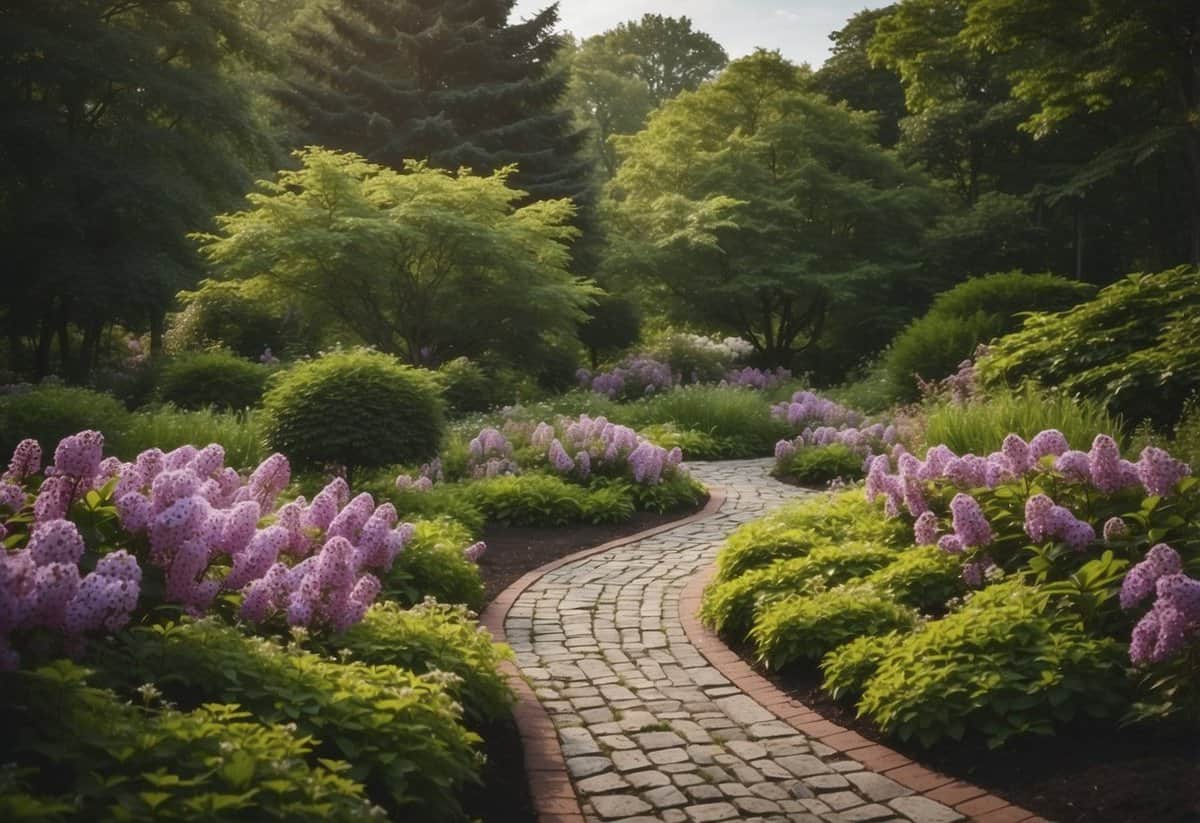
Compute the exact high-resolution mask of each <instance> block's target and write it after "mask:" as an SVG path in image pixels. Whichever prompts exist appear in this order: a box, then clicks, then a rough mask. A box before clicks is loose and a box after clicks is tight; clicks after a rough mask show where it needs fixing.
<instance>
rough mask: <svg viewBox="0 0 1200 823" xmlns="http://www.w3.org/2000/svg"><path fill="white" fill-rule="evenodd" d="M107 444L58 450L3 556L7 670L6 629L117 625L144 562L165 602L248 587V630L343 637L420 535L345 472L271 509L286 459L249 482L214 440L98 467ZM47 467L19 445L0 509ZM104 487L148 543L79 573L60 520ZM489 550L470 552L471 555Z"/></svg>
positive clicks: (89, 440) (0, 651) (66, 630)
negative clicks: (160, 581)
mask: <svg viewBox="0 0 1200 823" xmlns="http://www.w3.org/2000/svg"><path fill="white" fill-rule="evenodd" d="M103 444H104V441H103V438H102V437H101V436H100V435H99V434H97V433H95V432H81V433H80V434H78V435H73V436H71V437H68V438H64V440H63V441H62V442H61V443H59V445H58V448H56V449H55V458H54V463H53V464H52V465H51V466H49V467H47V468H46V469H45V471H44V472H42V473H43V475H44V479H43V480H42V481H41V488H40V490H39V491H38V493H37V495H36V497H35V499H34V500H33V505H32V509H33V514H34V517H33V522H32V527H31V528H30V529H29V536H28V543H27V545H26V547H25V548H23V549H21V550H19V551H15V552H8V551H0V663H2V664H3V665H8V666H11V665H15V662H16V658H15V655H14V653H13V651H12V646H11V641H10V635H11V634H12V633H13V632H16V631H22V630H27V629H32V628H39V627H45V628H50V629H54V630H57V631H59V632H61V633H63V634H66V635H68V637H78V636H80V635H82V634H84V633H86V632H91V631H98V630H107V631H115V630H117V629H119V628H120V627H121V626H123V625H124V624H125V623H126V622H127V621H128V620H129V617H130V615H131V613H132V612H133V611H134V610H135V609H136V607H137V604H138V596H139V592H140V582H141V578H142V566H141V564H142V563H151V564H153V565H155V566H157V567H159V568H161V569H162V571H163V574H164V578H165V590H164V597H165V599H166V600H167V601H169V602H174V603H178V604H180V605H182V606H183V607H184V608H185V609H186V610H187V611H189V612H190V613H193V614H198V613H201V612H203V611H205V610H206V609H208V608H209V607H210V606H211V605H212V603H213V601H214V599H215V598H216V596H217V595H218V594H219V593H220V592H221V591H223V590H224V591H240V592H241V593H242V594H243V595H244V598H243V601H242V607H241V608H242V611H241V614H242V617H243V618H244V619H246V620H247V621H249V622H253V623H260V622H262V621H264V620H266V619H268V618H269V617H271V615H273V614H275V613H281V614H283V615H285V616H286V619H287V621H288V622H289V623H291V624H292V625H303V626H321V627H329V628H331V629H333V630H335V631H340V630H343V629H345V628H347V627H349V626H350V625H353V624H354V623H355V622H357V621H358V620H360V619H361V618H362V615H363V614H364V613H365V611H366V609H367V608H368V607H369V606H370V605H371V603H372V602H373V601H374V599H375V597H376V596H377V595H378V594H379V591H380V588H381V584H380V582H379V580H378V578H377V577H376V576H375V575H376V574H378V573H383V572H387V571H388V570H390V568H391V566H392V564H393V562H394V561H395V559H396V557H397V556H398V555H399V554H400V553H401V552H402V551H403V550H404V547H405V545H406V544H407V543H408V542H409V541H410V539H411V538H412V535H413V527H412V526H411V525H410V524H407V523H405V524H398V523H397V521H398V516H397V513H396V510H395V508H394V507H393V506H392V505H391V504H390V503H384V504H383V505H380V506H376V504H375V501H374V500H373V498H372V497H371V496H370V495H369V494H360V495H358V496H357V497H355V498H353V499H351V498H350V489H349V487H348V486H347V484H346V482H345V481H344V480H342V479H341V478H338V479H335V480H333V481H332V482H331V483H329V484H328V485H327V486H326V487H325V488H324V489H323V490H322V491H321V492H320V493H319V494H317V495H316V496H315V497H314V498H313V500H312V502H311V503H309V502H308V501H306V500H305V498H303V497H299V498H296V499H295V500H293V501H291V502H288V503H286V504H284V505H277V502H278V499H279V495H280V493H281V492H282V491H283V490H284V488H286V487H287V485H288V483H289V482H290V479H291V470H290V467H289V465H288V461H287V459H286V458H284V457H283V456H282V455H279V454H275V455H272V456H271V457H269V458H267V459H266V460H264V461H263V463H262V464H261V465H260V466H258V468H257V469H255V470H254V472H253V473H252V474H251V475H250V476H249V477H248V478H243V477H241V476H240V475H239V474H238V473H237V472H236V471H235V470H234V469H232V468H229V467H226V466H225V465H224V463H225V453H224V449H222V448H221V446H219V445H216V444H213V445H210V446H207V447H205V448H203V449H196V448H195V447H193V446H182V447H180V448H178V449H175V450H174V451H171V452H169V453H165V454H164V453H163V452H162V451H160V450H158V449H150V450H148V451H145V452H142V453H141V454H140V455H138V457H137V459H136V460H134V461H133V462H129V463H123V462H121V461H119V460H116V459H114V458H109V459H103V455H102V452H103ZM40 461H41V451H40V449H39V448H38V447H37V444H36V443H33V442H32V441H26V442H24V443H22V444H21V445H20V446H19V447H18V448H17V450H16V453H15V454H14V456H13V461H12V463H11V464H10V466H9V471H8V472H7V473H6V474H5V477H6V478H7V480H6V481H5V482H4V483H2V484H0V506H3V507H4V509H7V510H8V511H9V512H12V513H16V512H18V511H22V510H25V509H26V507H27V501H28V498H29V496H28V495H26V493H25V491H24V490H23V488H22V487H21V486H20V485H17V483H15V482H12V481H14V480H15V481H19V482H22V483H23V482H27V481H31V482H35V481H36V479H37V475H38V473H39V472H41V471H42V470H41V466H40ZM425 470H428V472H429V475H432V474H433V473H434V472H435V471H440V470H439V469H438V468H437V467H434V466H432V465H430V466H427V467H425V468H424V469H423V471H425ZM426 476H428V475H426ZM109 487H111V489H112V499H113V501H114V503H115V508H116V512H117V520H118V522H119V523H120V525H121V527H122V528H123V529H124V530H125V531H126V532H128V533H129V534H130V535H131V536H134V537H138V538H141V539H144V540H145V543H144V544H142V545H144V546H146V547H147V549H146V551H145V555H144V556H141V557H135V555H134V554H132V553H131V551H134V550H135V549H134V547H136V546H138V545H139V542H138V541H133V542H131V543H130V545H129V547H128V548H129V550H128V551H127V550H125V549H121V550H118V551H114V552H111V553H109V554H106V555H103V556H101V557H99V558H98V559H97V562H96V564H95V568H94V570H93V571H92V572H90V573H88V574H86V575H83V574H81V573H80V562H81V560H82V559H83V558H84V555H85V553H86V552H87V547H86V546H85V544H84V540H83V538H82V537H81V536H80V533H79V531H78V529H77V528H76V526H75V524H74V523H73V522H71V521H70V520H68V519H66V518H67V517H68V516H69V515H70V511H71V506H72V504H73V503H74V502H75V501H76V500H78V499H79V498H80V497H82V496H83V495H84V494H86V493H87V492H88V491H90V490H92V489H102V488H109ZM4 509H0V516H3V512H4ZM14 523H15V524H17V525H16V527H17V528H19V529H22V528H25V524H26V521H25V520H24V519H23V518H22V519H18V520H12V519H9V520H8V522H7V524H6V523H4V522H0V529H6V526H7V527H13V525H14ZM482 551H483V549H482V548H480V547H471V549H469V550H468V556H471V555H472V554H474V555H476V556H477V555H479V554H481V553H482ZM138 553H139V554H140V550H139V551H138Z"/></svg>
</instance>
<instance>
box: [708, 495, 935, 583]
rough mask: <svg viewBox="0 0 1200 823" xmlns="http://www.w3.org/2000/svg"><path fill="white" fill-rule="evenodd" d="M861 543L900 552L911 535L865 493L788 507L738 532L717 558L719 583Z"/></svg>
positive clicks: (819, 499) (822, 498)
mask: <svg viewBox="0 0 1200 823" xmlns="http://www.w3.org/2000/svg"><path fill="white" fill-rule="evenodd" d="M851 541H862V542H864V543H874V544H877V545H882V546H893V547H896V548H900V547H903V546H907V545H910V544H911V543H912V532H911V530H910V528H909V527H908V526H906V524H905V523H904V522H903V521H902V520H900V519H899V518H896V519H892V520H889V519H887V518H885V517H884V516H883V513H882V512H881V511H880V510H879V508H878V507H877V506H873V505H871V504H870V503H868V502H867V501H866V498H865V497H864V496H863V494H862V492H861V491H858V490H855V491H847V492H842V493H840V494H835V495H819V496H815V497H813V498H811V499H808V500H804V501H800V502H798V503H793V504H791V505H789V506H784V507H783V508H781V509H778V510H777V511H775V512H773V513H771V514H769V515H767V516H766V517H764V518H762V519H761V520H756V521H754V522H751V523H747V524H746V525H744V526H742V527H741V528H739V529H738V530H737V531H735V532H734V533H733V534H732V535H730V537H729V539H728V540H727V541H726V542H725V546H724V547H723V548H722V549H721V552H720V554H718V555H717V578H716V579H717V580H732V579H733V578H735V577H738V576H739V575H742V574H744V573H745V572H746V571H748V570H749V569H753V568H756V567H759V566H766V565H769V564H771V563H773V562H775V561H776V560H779V559H782V558H787V557H802V556H804V555H806V554H808V553H809V552H810V551H812V550H813V549H814V548H816V547H818V546H828V545H836V544H838V543H845V542H851Z"/></svg>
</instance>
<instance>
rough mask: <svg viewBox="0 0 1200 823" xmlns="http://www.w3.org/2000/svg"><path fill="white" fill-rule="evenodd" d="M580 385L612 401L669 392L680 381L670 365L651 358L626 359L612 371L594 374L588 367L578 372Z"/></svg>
mask: <svg viewBox="0 0 1200 823" xmlns="http://www.w3.org/2000/svg"><path fill="white" fill-rule="evenodd" d="M576 377H577V378H578V380H579V382H580V385H582V386H583V387H584V388H588V389H591V390H592V391H594V392H596V393H597V394H603V395H604V396H606V397H608V398H609V399H611V400H616V399H618V398H620V399H626V400H633V399H636V398H638V397H647V396H649V395H652V394H661V393H662V392H664V391H668V390H669V389H671V388H672V387H673V386H675V385H676V384H678V383H679V382H680V380H679V377H678V376H677V375H674V374H672V373H671V367H670V366H669V365H667V364H666V363H664V362H662V361H661V360H655V359H653V358H650V357H634V358H631V359H629V360H625V361H623V362H622V363H621V365H619V366H617V367H616V368H615V369H613V370H612V371H608V372H600V373H598V374H594V375H593V374H592V373H590V372H589V371H587V370H586V369H580V370H579V371H578V372H576Z"/></svg>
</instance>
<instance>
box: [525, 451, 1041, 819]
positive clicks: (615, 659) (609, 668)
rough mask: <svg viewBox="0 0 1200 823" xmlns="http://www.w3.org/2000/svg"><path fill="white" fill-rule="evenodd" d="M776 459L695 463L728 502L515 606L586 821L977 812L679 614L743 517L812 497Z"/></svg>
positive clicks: (594, 561)
mask: <svg viewBox="0 0 1200 823" xmlns="http://www.w3.org/2000/svg"><path fill="white" fill-rule="evenodd" d="M770 464H771V461H769V460H751V461H730V462H722V463H696V464H691V468H692V471H693V474H694V475H695V476H696V477H697V478H699V479H700V480H702V481H703V482H704V483H706V484H707V485H709V486H710V487H715V488H720V489H721V490H723V492H724V495H725V500H724V503H723V504H722V506H721V508H720V510H719V511H718V512H716V513H715V514H713V515H712V516H709V517H706V518H704V519H700V520H696V521H693V522H688V523H683V524H681V525H679V526H678V527H676V528H673V529H669V530H667V531H664V532H661V533H659V534H655V535H653V536H650V537H647V538H645V539H643V540H640V541H638V542H636V543H633V544H630V545H625V546H622V547H620V548H616V549H613V550H612V551H604V552H602V553H600V554H595V555H592V556H590V557H585V558H583V559H580V560H577V561H573V562H568V563H566V564H564V565H561V566H559V567H558V568H556V569H554V570H552V571H550V572H548V573H546V574H545V575H543V576H542V577H541V578H540V579H538V580H537V581H536V582H534V583H533V584H532V585H530V586H529V587H528V588H526V589H525V590H524V591H523V592H522V593H521V594H520V595H519V596H518V597H517V599H516V600H515V602H514V603H513V604H512V606H511V608H510V609H509V611H508V614H507V619H506V621H505V624H504V628H505V631H506V634H507V638H508V642H509V644H510V645H511V646H512V647H513V649H514V650H515V652H516V655H517V665H518V667H519V669H520V671H521V673H522V674H523V675H524V676H525V677H526V678H528V679H529V681H530V682H531V683H532V685H533V688H534V689H535V691H536V694H537V697H538V698H539V699H540V700H541V702H542V705H543V706H544V707H545V709H546V710H547V712H548V713H549V716H550V718H551V720H552V722H553V725H554V727H555V729H556V730H557V733H558V738H559V742H560V744H561V747H562V753H563V756H564V758H565V760H566V766H567V769H568V771H569V773H570V780H571V783H572V785H573V787H574V789H575V792H576V794H577V795H578V797H579V799H580V803H581V805H582V810H583V813H584V816H585V818H586V820H588V821H609V820H624V821H628V822H629V823H634V821H637V822H638V823H641V821H653V820H657V821H667V823H685V822H690V823H706V822H707V821H721V820H746V821H771V823H775V822H776V821H795V823H811V821H830V823H832V821H877V820H878V821H886V820H895V821H913V823H949V822H950V821H954V820H961V819H963V815H962V814H960V813H959V812H957V811H955V810H954V809H953V808H951V807H950V806H948V805H943V804H942V803H940V802H937V801H936V800H933V799H930V798H928V797H925V796H923V795H922V794H920V793H918V792H914V791H913V789H912V788H910V787H908V786H905V785H902V784H901V783H899V782H897V781H895V780H892V779H890V778H888V777H885V776H883V775H882V774H880V773H878V772H877V771H872V770H871V769H868V768H867V767H866V766H864V764H863V763H861V762H859V761H858V760H855V759H853V758H852V757H851V756H848V755H845V754H842V753H841V752H840V751H839V750H837V749H836V748H833V747H831V746H828V745H825V744H823V743H822V742H820V741H819V740H817V739H815V738H812V737H809V736H807V735H805V734H802V733H800V732H799V731H798V730H797V729H796V728H795V727H793V726H792V725H789V724H788V723H785V722H783V721H782V720H780V719H779V718H778V717H777V716H776V715H775V714H773V713H772V712H771V711H768V710H767V709H766V708H764V707H763V706H761V705H759V703H758V702H756V700H755V699H754V697H752V696H751V695H749V694H747V693H745V692H743V691H742V689H741V688H739V686H738V685H736V684H735V683H733V682H732V681H731V680H729V679H728V678H727V677H726V676H725V675H723V674H722V673H721V672H720V671H718V669H717V668H715V667H714V666H713V665H712V664H710V663H709V661H708V660H707V659H706V658H705V657H704V656H703V655H702V654H701V653H700V651H699V650H698V649H697V648H696V647H695V646H694V645H693V644H692V642H691V641H690V640H689V638H688V636H687V634H686V632H685V630H684V627H683V625H682V623H681V622H680V616H679V598H680V593H681V592H682V591H683V589H684V587H685V585H686V584H687V583H688V581H689V579H690V578H692V577H693V576H694V575H695V574H696V573H697V572H698V571H700V570H701V569H703V568H704V567H706V566H708V565H710V564H711V563H712V561H713V559H714V558H715V556H716V553H717V550H718V549H719V547H720V545H721V543H722V542H723V541H724V539H725V538H726V536H728V535H729V533H730V532H732V531H733V530H734V529H735V528H736V527H737V526H738V525H740V524H741V523H744V522H746V521H748V520H753V519H756V518H758V517H761V516H762V515H763V514H765V513H766V512H768V511H769V510H771V509H773V508H775V507H777V506H779V505H781V504H783V503H785V502H787V501H788V500H793V499H797V498H799V497H801V496H803V495H806V494H811V492H806V491H804V490H802V489H797V488H793V487H790V486H785V485H783V484H781V483H778V482H776V481H774V480H772V479H771V478H770V477H769V476H768V470H769V468H770ZM864 742H866V741H864ZM874 748H876V749H879V748H881V747H877V746H876V747H874ZM1026 814H1027V813H1026ZM1014 819H1017V818H1014Z"/></svg>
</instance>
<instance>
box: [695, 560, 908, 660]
mask: <svg viewBox="0 0 1200 823" xmlns="http://www.w3.org/2000/svg"><path fill="white" fill-rule="evenodd" d="M895 559H896V550H895V549H891V548H887V547H884V546H876V545H872V544H870V543H846V544H840V545H827V546H818V547H817V548H814V549H813V550H812V551H810V552H809V553H808V554H807V555H805V556H804V557H793V558H790V559H786V560H777V561H775V562H774V563H772V564H771V565H769V566H767V567H765V568H760V569H753V570H752V571H749V572H747V573H746V574H744V575H742V576H741V577H737V578H734V579H733V580H726V581H723V582H719V583H716V584H714V585H713V586H710V587H709V588H708V590H707V591H705V593H704V604H703V607H702V609H701V612H700V616H701V617H702V618H703V620H704V622H705V623H706V624H708V625H709V626H711V627H712V628H713V629H715V630H717V631H718V632H721V633H723V634H726V635H729V636H730V637H734V638H737V639H741V638H743V637H745V636H746V634H747V632H749V631H750V627H751V625H752V623H753V617H754V613H755V610H756V609H757V608H759V607H760V606H762V605H764V604H767V603H770V602H772V601H773V600H777V599H779V598H780V597H783V596H786V595H789V594H793V593H801V592H805V593H814V592H817V591H820V590H823V589H824V588H826V587H828V586H835V585H838V584H840V583H845V582H846V581H848V580H852V579H853V578H856V577H862V576H863V575H867V574H870V573H871V572H873V571H875V570H877V569H882V568H883V567H884V566H887V565H888V564H889V563H891V562H892V561H893V560H895Z"/></svg>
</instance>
